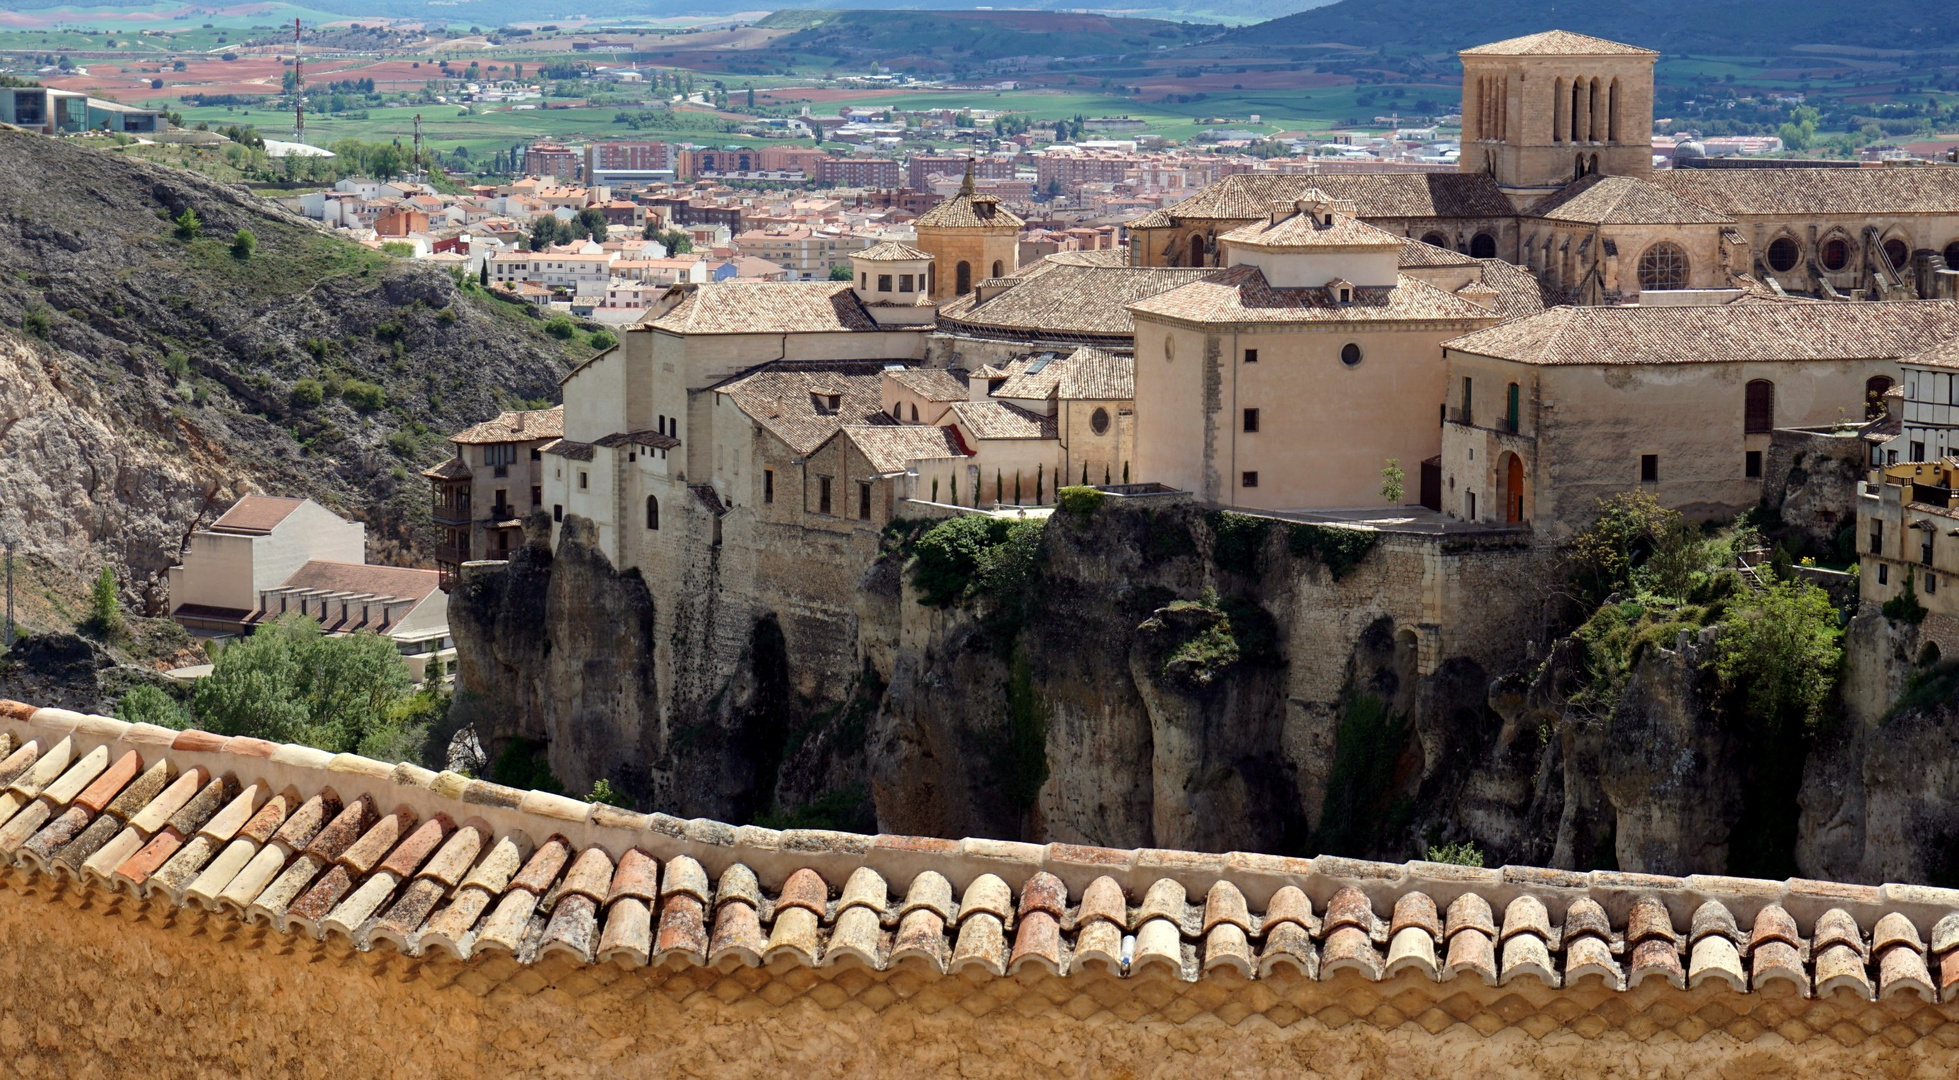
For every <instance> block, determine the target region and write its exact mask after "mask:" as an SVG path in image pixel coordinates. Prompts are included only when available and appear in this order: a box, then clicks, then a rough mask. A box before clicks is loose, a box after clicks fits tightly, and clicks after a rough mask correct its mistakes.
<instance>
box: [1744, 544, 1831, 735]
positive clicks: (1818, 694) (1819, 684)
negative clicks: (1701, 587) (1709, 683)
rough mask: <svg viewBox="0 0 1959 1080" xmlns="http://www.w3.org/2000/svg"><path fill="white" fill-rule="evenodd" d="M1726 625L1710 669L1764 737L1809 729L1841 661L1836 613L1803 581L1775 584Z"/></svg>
mask: <svg viewBox="0 0 1959 1080" xmlns="http://www.w3.org/2000/svg"><path fill="white" fill-rule="evenodd" d="M1759 595H1760V599H1759V602H1758V603H1757V604H1755V605H1753V606H1749V607H1743V608H1738V609H1732V610H1731V613H1730V615H1729V617H1728V618H1727V619H1726V620H1724V621H1723V623H1722V627H1721V637H1720V639H1719V642H1718V644H1717V648H1716V652H1715V658H1714V666H1715V671H1716V672H1717V673H1718V674H1719V675H1720V676H1721V681H1722V683H1723V684H1724V685H1726V686H1727V687H1729V688H1730V689H1732V690H1734V691H1735V692H1736V693H1738V694H1739V695H1740V697H1741V700H1742V701H1743V702H1744V705H1745V708H1746V711H1747V715H1748V717H1749V718H1750V719H1751V720H1753V721H1755V723H1756V724H1758V725H1759V726H1760V729H1761V730H1762V731H1764V732H1786V733H1790V734H1795V733H1798V732H1802V731H1808V730H1813V729H1814V728H1815V726H1816V723H1817V720H1818V719H1819V718H1820V717H1821V716H1822V712H1823V704H1824V702H1826V701H1827V700H1829V697H1830V691H1831V690H1832V689H1833V688H1834V687H1835V685H1836V678H1837V668H1838V665H1839V664H1840V662H1841V661H1842V659H1843V649H1842V648H1841V647H1840V646H1839V645H1838V639H1839V638H1841V636H1842V631H1840V630H1838V629H1837V611H1836V608H1834V607H1832V606H1831V604H1830V597H1829V594H1828V593H1826V592H1824V591H1823V590H1822V589H1821V588H1818V587H1817V586H1815V585H1811V584H1808V583H1807V582H1801V581H1793V582H1777V583H1776V584H1775V585H1774V586H1772V587H1771V588H1769V589H1768V591H1766V592H1764V593H1761V594H1759Z"/></svg>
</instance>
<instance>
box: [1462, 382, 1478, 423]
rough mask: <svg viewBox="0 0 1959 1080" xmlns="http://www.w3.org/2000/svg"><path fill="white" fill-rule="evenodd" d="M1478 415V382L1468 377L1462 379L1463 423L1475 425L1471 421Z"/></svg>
mask: <svg viewBox="0 0 1959 1080" xmlns="http://www.w3.org/2000/svg"><path fill="white" fill-rule="evenodd" d="M1475 415H1476V380H1474V379H1472V378H1470V377H1469V376H1467V375H1464V376H1463V377H1462V422H1463V423H1465V424H1473V423H1475V421H1474V420H1472V419H1470V418H1471V417H1473V416H1475Z"/></svg>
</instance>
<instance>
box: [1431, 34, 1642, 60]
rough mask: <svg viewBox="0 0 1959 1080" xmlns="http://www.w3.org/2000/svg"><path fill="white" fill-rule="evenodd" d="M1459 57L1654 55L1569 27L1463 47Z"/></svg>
mask: <svg viewBox="0 0 1959 1080" xmlns="http://www.w3.org/2000/svg"><path fill="white" fill-rule="evenodd" d="M1459 55H1461V56H1658V55H1659V53H1656V52H1654V51H1653V50H1651V49H1642V48H1640V47H1639V46H1637V45H1621V44H1620V43H1618V42H1616V41H1607V40H1605V39H1604V38H1596V37H1591V36H1588V35H1586V34H1574V33H1572V32H1571V31H1569V30H1546V31H1544V32H1543V33H1539V34H1526V35H1524V36H1523V37H1514V38H1506V39H1504V40H1502V41H1494V42H1491V43H1490V44H1488V45H1478V46H1476V47H1475V48H1471V49H1463V50H1462V51H1461V52H1460V53H1459Z"/></svg>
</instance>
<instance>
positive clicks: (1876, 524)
mask: <svg viewBox="0 0 1959 1080" xmlns="http://www.w3.org/2000/svg"><path fill="white" fill-rule="evenodd" d="M1871 554H1873V555H1882V554H1884V519H1882V518H1873V519H1872V520H1871Z"/></svg>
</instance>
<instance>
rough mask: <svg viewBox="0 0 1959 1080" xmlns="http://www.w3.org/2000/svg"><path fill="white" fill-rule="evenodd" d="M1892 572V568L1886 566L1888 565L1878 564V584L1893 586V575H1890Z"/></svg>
mask: <svg viewBox="0 0 1959 1080" xmlns="http://www.w3.org/2000/svg"><path fill="white" fill-rule="evenodd" d="M1890 571H1891V568H1890V567H1888V566H1886V565H1884V564H1883V563H1878V564H1877V583H1878V584H1879V585H1889V584H1891V573H1890Z"/></svg>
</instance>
